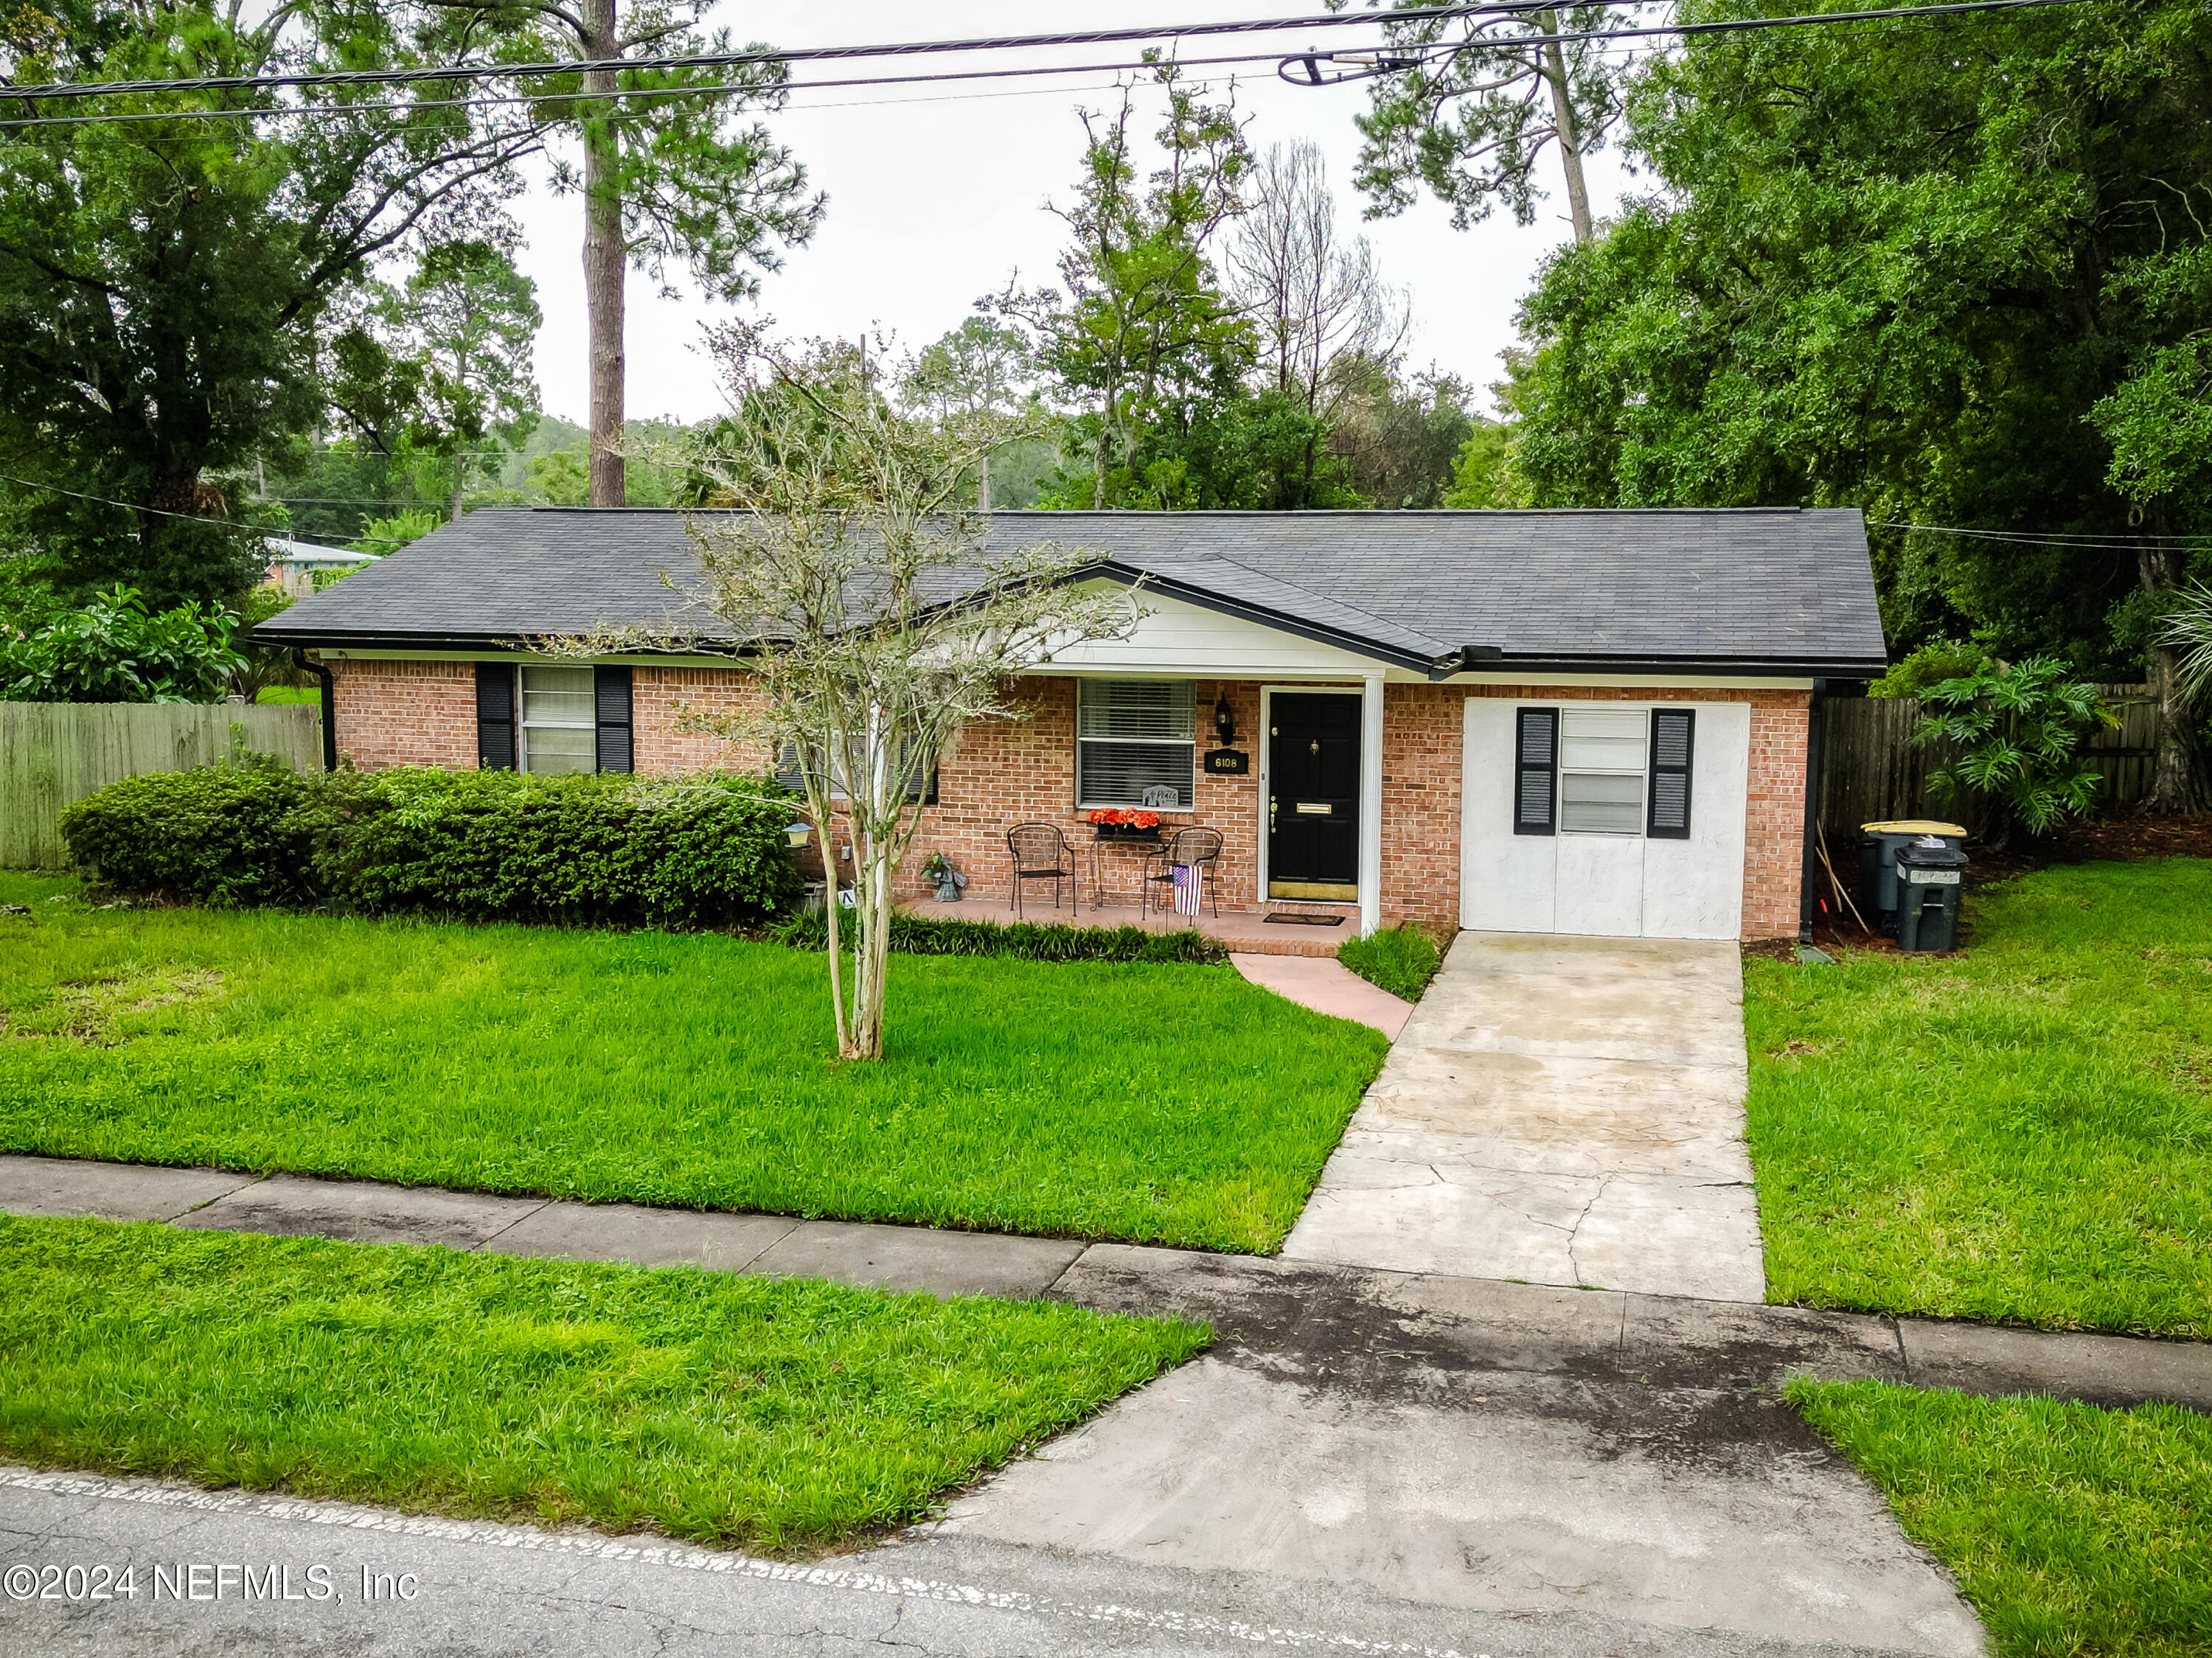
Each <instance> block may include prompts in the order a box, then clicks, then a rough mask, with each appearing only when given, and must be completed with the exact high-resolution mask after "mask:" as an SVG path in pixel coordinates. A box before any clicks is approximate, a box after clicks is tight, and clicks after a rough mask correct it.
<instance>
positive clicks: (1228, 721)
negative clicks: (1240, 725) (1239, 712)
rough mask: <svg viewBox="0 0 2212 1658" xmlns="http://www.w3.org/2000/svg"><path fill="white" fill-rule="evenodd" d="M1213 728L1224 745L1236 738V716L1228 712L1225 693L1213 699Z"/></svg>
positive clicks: (1227, 700)
mask: <svg viewBox="0 0 2212 1658" xmlns="http://www.w3.org/2000/svg"><path fill="white" fill-rule="evenodd" d="M1213 729H1214V731H1215V732H1216V733H1217V734H1218V736H1219V737H1220V738H1221V741H1222V743H1223V744H1224V745H1227V744H1231V743H1233V742H1235V741H1236V740H1237V716H1236V715H1235V714H1232V713H1231V712H1230V709H1229V699H1228V697H1227V696H1225V695H1224V696H1217V697H1215V698H1214V699H1213Z"/></svg>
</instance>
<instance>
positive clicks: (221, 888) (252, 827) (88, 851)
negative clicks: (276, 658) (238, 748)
mask: <svg viewBox="0 0 2212 1658" xmlns="http://www.w3.org/2000/svg"><path fill="white" fill-rule="evenodd" d="M320 781H321V780H319V779H317V778H312V777H306V776H302V775H301V774H300V773H298V772H295V771H293V770H291V769H289V768H287V767H285V766H283V765H281V764H279V763H278V762H276V761H275V760H272V759H270V758H268V757H267V756H257V757H255V758H253V759H252V760H249V761H247V762H245V763H243V764H217V765H213V766H202V767H201V768H198V769H197V771H185V772H173V771H170V772H152V773H149V774H147V775H145V776H143V777H126V778H125V779H123V780H122V781H120V782H118V783H110V784H109V785H108V786H106V788H104V789H101V790H100V791H99V792H98V793H94V794H88V795H87V796H86V797H85V798H84V799H82V800H76V801H72V802H71V803H70V805H66V806H64V807H63V808H62V818H61V829H62V839H63V841H64V842H66V843H67V845H68V847H69V850H70V858H71V859H73V860H74V861H75V862H76V864H77V865H79V866H80V867H82V868H84V869H88V870H94V871H97V872H98V875H99V879H100V883H101V884H103V885H106V886H111V887H113V888H115V889H117V890H118V891H123V892H137V893H161V894H168V895H173V896H177V897H182V898H195V899H197V900H198V901H199V902H202V903H207V904H216V905H220V906H222V907H224V908H230V907H234V906H235V907H240V908H245V907H249V906H252V905H256V904H308V903H313V902H317V900H318V899H319V898H320V897H321V896H322V890H321V888H320V886H319V884H318V882H317V879H316V876H315V872H314V853H315V842H316V840H317V838H318V832H319V829H320V828H321V827H322V825H323V823H324V822H325V816H326V811H325V810H319V807H322V806H323V802H322V801H321V800H320V799H319V791H318V788H317V785H318V784H319V782H320Z"/></svg>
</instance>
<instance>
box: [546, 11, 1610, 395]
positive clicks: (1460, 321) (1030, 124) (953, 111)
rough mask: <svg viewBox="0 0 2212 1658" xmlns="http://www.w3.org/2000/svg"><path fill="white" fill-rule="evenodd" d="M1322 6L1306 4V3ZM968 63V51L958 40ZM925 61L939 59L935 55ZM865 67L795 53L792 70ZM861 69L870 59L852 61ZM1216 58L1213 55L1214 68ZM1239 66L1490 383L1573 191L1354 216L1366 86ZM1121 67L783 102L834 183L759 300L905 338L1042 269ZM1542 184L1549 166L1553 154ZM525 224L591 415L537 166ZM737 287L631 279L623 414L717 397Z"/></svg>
mask: <svg viewBox="0 0 2212 1658" xmlns="http://www.w3.org/2000/svg"><path fill="white" fill-rule="evenodd" d="M1305 9H1307V8H1306V7H1304V6H1302V5H1300V4H1298V3H1297V0H1274V3H1268V0H1125V3H1121V4H1115V5H1106V4H1102V3H1084V4H1068V3H1062V4H1058V5H1054V6H1052V7H1050V8H1040V7H1038V6H1036V5H1035V4H1016V3H1013V0H945V3H940V4H939V5H936V6H933V7H928V8H918V7H915V6H913V5H900V4H893V3H890V0H845V3H843V4H841V5H836V6H830V5H824V4H822V3H818V0H817V3H811V4H810V3H799V0H754V3H725V4H724V5H723V6H722V8H721V9H720V12H719V13H718V14H717V15H716V16H715V18H714V21H715V22H717V23H720V24H723V25H726V26H727V27H730V28H731V29H732V31H733V32H734V33H736V34H737V36H738V38H739V39H741V40H745V39H760V40H765V41H767V42H769V43H770V44H773V45H775V46H828V45H845V44H850V43H855V42H861V41H879V40H880V41H890V40H912V39H953V38H965V37H970V36H975V35H986V34H1019V33H1035V32H1037V31H1039V30H1042V29H1048V28H1050V29H1057V28H1085V27H1124V26H1129V25H1135V24H1142V23H1145V22H1148V21H1168V20H1174V21H1189V20H1192V19H1194V18H1205V19H1208V20H1212V19H1229V18H1237V17H1272V16H1285V15H1297V14H1298V13H1300V12H1301V11H1303V10H1305ZM1312 9H1314V10H1316V11H1318V10H1319V7H1318V5H1315V6H1313V7H1312ZM1355 34H1358V35H1362V36H1364V35H1365V34H1366V32H1365V31H1361V30H1353V29H1325V30H1317V31H1315V33H1314V34H1313V35H1312V36H1311V37H1310V39H1300V38H1298V37H1296V36H1293V37H1290V38H1288V39H1282V38H1279V37H1273V36H1269V37H1265V38H1263V39H1257V40H1253V41H1251V42H1250V43H1249V45H1246V44H1233V43H1236V42H1237V37H1233V36H1231V37H1214V38H1212V39H1203V40H1198V41H1193V42H1190V43H1188V44H1187V45H1186V46H1185V47H1184V48H1183V54H1182V55H1183V56H1185V57H1187V58H1195V57H1199V56H1201V55H1207V56H1210V55H1214V54H1216V53H1225V52H1236V51H1243V50H1252V51H1260V50H1273V49H1275V48H1277V47H1295V46H1304V45H1309V44H1319V43H1321V42H1322V41H1325V40H1326V41H1333V42H1334V44H1336V45H1338V46H1349V45H1352V44H1353V42H1352V39H1350V38H1349V37H1351V36H1352V35H1355ZM1135 55H1136V49H1135V48H1133V47H1115V46H1109V47H1094V48H1088V49H1085V55H1084V56H1083V57H1081V58H1073V61H1078V62H1115V61H1121V59H1123V58H1133V57H1134V56H1135ZM969 61H972V60H969ZM1066 61H1071V56H1070V54H1066V53H1061V54H1059V55H1056V56H1055V55H1054V54H1047V53H1042V52H1040V53H1032V54H1029V55H1027V56H1026V57H1023V56H1021V55H1018V54H1012V53H1006V54H997V55H995V57H994V67H999V66H1005V65H1006V64H1012V63H1018V62H1066ZM926 66H927V67H930V68H937V67H943V66H945V63H944V60H930V61H929V62H928V63H927V65H926ZM854 72H855V71H854V70H852V69H848V68H844V67H842V66H836V67H833V66H830V65H826V64H825V65H812V66H806V65H802V66H801V67H800V70H799V75H798V76H797V77H796V78H799V79H805V78H807V77H809V76H814V77H827V76H833V75H836V76H842V75H847V74H851V73H854ZM860 72H865V71H860ZM1228 72H1229V71H1227V70H1211V71H1206V73H1207V74H1209V75H1211V76H1217V77H1218V76H1225V75H1226V74H1227V73H1228ZM1237 77H1238V79H1237V102H1238V104H1239V106H1241V107H1242V108H1243V109H1245V110H1246V111H1248V112H1249V113H1250V114H1251V115H1252V117H1253V119H1252V123H1251V126H1250V128H1249V135H1250V137H1251V140H1252V143H1253V144H1254V146H1255V149H1263V150H1264V149H1266V147H1267V145H1268V144H1269V143H1273V142H1277V141H1286V140H1289V139H1292V138H1298V137H1304V138H1310V139H1312V140H1313V141H1314V142H1315V143H1317V144H1319V145H1320V146H1321V147H1322V150H1323V152H1324V153H1325V154H1326V155H1327V156H1328V162H1329V171H1330V177H1331V179H1332V182H1333V183H1334V185H1335V186H1336V190H1337V194H1338V198H1339V200H1340V203H1341V206H1342V210H1343V211H1342V222H1343V224H1344V225H1345V227H1346V228H1348V229H1351V230H1352V231H1355V232H1361V233H1364V234H1365V235H1367V236H1368V238H1369V239H1370V240H1371V241H1372V242H1373V243H1374V245H1375V247H1376V253H1377V254H1378V256H1379V258H1380V263H1381V265H1382V269H1383V275H1384V276H1385V277H1386V279H1387V280H1389V282H1393V283H1394V284H1396V285H1397V286H1400V287H1402V288H1410V289H1411V290H1412V292H1413V311H1414V318H1415V323H1416V333H1415V336H1414V338H1413V343H1412V345H1411V347H1410V349H1409V350H1408V352H1407V358H1408V361H1409V366H1411V367H1415V368H1420V367H1426V366H1428V364H1429V363H1430V362H1431V361H1433V362H1434V363H1436V364H1437V367H1441V368H1443V369H1446V370H1448V371H1452V372H1456V373H1458V374H1462V375H1464V376H1466V377H1467V378H1468V379H1469V380H1473V381H1474V382H1475V383H1476V384H1477V385H1487V384H1488V382H1489V381H1490V380H1492V379H1493V378H1495V376H1496V373H1497V362H1498V352H1499V351H1500V350H1501V349H1504V347H1506V346H1508V345H1510V344H1511V343H1513V339H1514V332H1513V313H1514V308H1515V306H1516V303H1517V301H1519V299H1520V297H1521V295H1522V293H1524V292H1525V291H1526V289H1527V288H1528V283H1529V280H1530V277H1531V276H1532V274H1533V273H1534V270H1535V268H1536V265H1537V263H1538V261H1539V260H1540V259H1541V258H1542V257H1543V256H1544V254H1545V253H1546V252H1549V251H1550V250H1551V249H1552V248H1553V247H1554V246H1558V245H1559V243H1560V242H1562V241H1564V240H1565V239H1566V237H1567V234H1568V231H1567V227H1566V222H1565V204H1564V203H1563V202H1561V201H1559V200H1558V199H1556V197H1557V194H1558V192H1557V191H1556V188H1554V189H1553V196H1554V197H1555V199H1553V201H1551V202H1550V203H1547V205H1546V208H1545V210H1544V216H1541V217H1540V218H1539V220H1538V222H1536V223H1535V224H1534V225H1532V226H1530V227H1528V228H1525V229H1524V228H1522V227H1521V226H1519V225H1516V224H1515V223H1514V222H1512V221H1511V219H1510V217H1506V216H1495V217H1493V218H1492V219H1491V220H1490V221H1489V222H1486V223H1484V224H1481V225H1479V226H1477V227H1475V228H1473V229H1471V230H1468V231H1464V232H1461V231H1455V230H1454V229H1453V228H1451V222H1450V219H1449V216H1448V215H1447V214H1446V212H1445V211H1444V210H1443V209H1442V208H1440V207H1438V206H1437V204H1436V203H1433V202H1429V201H1424V202H1423V203H1421V204H1420V205H1419V206H1418V207H1415V208H1413V210H1409V211H1408V212H1407V213H1406V214H1404V215H1403V216H1401V217H1399V218H1396V219H1386V220H1381V221H1377V222H1373V223H1370V224H1367V225H1364V226H1362V225H1360V224H1358V215H1359V211H1360V208H1361V205H1362V203H1360V201H1359V199H1358V196H1357V195H1356V193H1355V192H1354V191H1352V186H1351V176H1352V161H1353V158H1354V157H1355V155H1357V153H1358V131H1357V130H1356V129H1355V128H1354V127H1353V125H1352V117H1353V116H1354V114H1356V113H1357V112H1359V111H1360V110H1362V109H1364V107H1365V106H1366V94H1365V90H1364V87H1363V86H1361V85H1359V84H1358V83H1354V84H1352V85H1348V86H1344V87H1339V88H1327V89H1322V88H1313V89H1305V88H1294V87H1291V86H1287V85H1285V84H1284V83H1283V82H1281V81H1279V79H1277V78H1276V76H1275V75H1274V71H1273V64H1272V63H1260V64H1252V65H1249V66H1247V67H1245V68H1243V69H1240V70H1237ZM1110 82H1111V77H1110V76H1104V75H1095V74H1094V75H1087V76H1085V75H1075V76H1066V77H1055V78H1053V79H1049V80H1044V81H1042V82H1041V83H1040V84H1039V85H1036V86H1031V85H1024V86H1023V87H1022V88H1021V91H1020V93H1019V95H1016V96H1004V95H994V96H976V95H975V92H976V91H978V90H988V91H991V92H994V93H996V92H999V91H1000V88H974V87H971V86H963V85H938V86H933V87H917V88H861V89H854V90H845V91H822V92H817V93H811V94H808V93H799V94H795V95H794V97H793V107H791V108H789V109H787V110H786V111H784V112H782V113H781V114H779V115H776V116H774V117H772V118H771V124H772V126H773V129H774V131H775V133H776V134H777V136H778V137H780V138H781V139H782V140H783V142H785V143H788V144H789V145H790V146H791V148H792V149H793V152H794V153H795V154H796V155H798V157H799V159H800V160H801V161H804V162H805V166H806V167H807V170H808V173H809V175H810V177H811V180H812V182H813V184H814V185H816V187H817V188H819V189H822V190H825V191H828V192H829V212H828V215H827V216H826V217H825V219H824V220H823V223H822V226H821V228H820V229H819V230H818V231H817V234H816V235H815V237H814V240H812V241H811V242H810V243H809V244H808V245H807V246H805V247H803V248H800V249H799V250H797V251H795V252H793V253H792V254H791V255H790V257H789V258H788V261H787V264H786V267H785V269H784V270H781V272H778V273H776V274H775V275H773V276H769V278H768V279H767V281H766V282H765V283H764V285H763V294H762V297H761V301H760V304H759V307H758V309H759V310H760V311H761V312H762V313H765V314H767V315H768V316H770V317H773V318H774V319H775V321H776V323H777V325H778V328H779V330H780V331H783V332H785V333H788V334H793V335H810V334H822V335H836V336H842V337H848V338H849V337H852V336H853V335H854V334H855V333H856V332H858V331H860V330H861V329H863V328H869V327H874V326H880V327H882V328H884V330H886V331H892V332H895V333H896V335H897V336H898V338H899V342H900V343H901V344H902V346H904V347H907V348H908V349H912V348H917V347H920V346H921V345H925V344H927V343H929V342H930V341H931V340H933V339H935V338H936V337H938V336H939V335H940V334H942V333H944V332H945V331H946V330H947V329H950V328H953V327H956V326H957V325H958V324H959V322H960V320H961V319H962V318H963V317H964V316H966V315H967V314H968V313H969V309H970V307H971V306H972V304H973V302H974V301H975V297H976V296H977V295H981V294H983V293H985V292H987V291H989V290H991V289H993V288H997V287H999V286H1000V285H1001V284H1002V283H1004V282H1005V281H1006V276H1007V274H1008V272H1009V271H1010V270H1012V269H1013V268H1014V267H1016V266H1019V267H1020V269H1021V270H1022V271H1023V273H1024V277H1025V279H1028V280H1031V281H1036V280H1045V279H1048V278H1050V276H1051V275H1052V267H1053V262H1054V258H1055V256H1056V254H1057V252H1058V251H1059V248H1060V243H1061V240H1062V237H1061V232H1062V229H1063V227H1062V226H1061V224H1060V221H1059V220H1057V219H1056V218H1054V217H1053V216H1051V215H1049V214H1048V213H1047V212H1046V211H1045V210H1044V206H1043V204H1044V202H1045V200H1046V198H1047V197H1053V198H1054V199H1058V200H1063V201H1064V200H1066V198H1067V196H1068V193H1069V192H1068V185H1069V181H1070V180H1071V179H1073V176H1074V173H1075V167H1076V164H1077V161H1079V157H1080V154H1081V145H1082V132H1081V129H1080V128H1079V126H1078V125H1077V123H1076V118H1075V109H1076V107H1077V106H1079V104H1084V103H1086V102H1087V103H1090V104H1091V105H1093V106H1096V105H1097V104H1098V103H1100V102H1101V101H1102V100H1104V99H1105V98H1106V97H1108V96H1109V95H1110ZM1546 167H1547V182H1548V180H1549V179H1551V178H1552V177H1555V176H1556V175H1555V172H1554V171H1553V169H1552V168H1551V167H1550V164H1549V158H1548V157H1547V161H1546ZM1590 182H1591V186H1592V192H1593V195H1594V196H1595V198H1596V200H1595V203H1594V205H1595V206H1596V207H1597V209H1598V210H1599V211H1600V212H1604V211H1608V210H1611V208H1612V207H1613V204H1614V203H1615V202H1616V201H1617V200H1618V199H1619V197H1620V192H1621V190H1622V189H1623V187H1624V185H1626V182H1627V180H1626V179H1625V178H1624V176H1623V175H1622V173H1620V169H1619V167H1618V165H1617V163H1616V161H1615V160H1614V158H1613V155H1612V153H1611V152H1609V151H1608V152H1607V153H1605V154H1604V155H1600V156H1598V157H1595V158H1594V159H1593V163H1592V170H1591V179H1590ZM518 213H519V216H520V220H521V222H522V225H523V228H524V233H525V235H526V238H527V246H526V248H525V250H524V252H523V254H522V257H521V264H522V266H523V269H524V270H526V271H527V272H528V274H529V275H530V276H532V278H534V279H535V280H536V282H537V283H538V300H539V302H540V304H541V305H543V307H544V312H545V325H544V330H543V331H542V332H541V333H540V334H539V336H538V383H539V385H540V386H541V387H542V388H543V391H544V407H545V409H546V410H547V412H548V413H550V414H556V415H559V416H563V417H564V418H567V419H570V420H574V421H578V422H581V421H582V420H583V418H584V416H585V412H586V361H585V330H584V296H583V273H582V264H581V238H582V222H581V215H582V204H581V203H580V202H579V201H578V200H577V199H576V198H575V197H555V196H554V195H553V194H552V193H551V191H550V190H549V189H547V188H546V187H545V185H544V180H543V179H540V180H539V181H538V185H537V186H536V187H534V188H533V189H532V192H531V193H530V195H529V196H528V197H527V198H526V199H525V200H523V201H522V202H521V203H519V204H518ZM718 313H720V314H727V307H722V306H720V305H719V304H713V303H709V302H708V301H702V299H700V298H699V297H698V296H697V295H696V294H692V295H687V296H686V297H685V298H684V299H683V300H681V301H666V300H663V299H661V298H660V297H659V295H658V293H657V292H656V290H655V288H654V285H653V282H651V281H650V279H648V278H647V277H645V276H641V275H640V274H638V273H636V272H635V271H633V272H632V274H631V276H630V282H629V413H630V415H631V416H633V417H636V416H674V417H676V418H678V419H682V420H687V421H689V420H696V419H698V418H700V417H702V416H706V415H709V414H712V413H714V412H715V411H716V410H719V409H720V407H721V406H722V399H721V396H720V391H719V390H718V388H717V386H716V385H715V383H714V377H713V375H712V374H711V373H710V372H709V370H708V364H707V362H706V361H705V359H704V357H703V356H702V354H701V353H700V352H698V351H697V350H696V349H694V348H695V345H696V342H697V339H698V337H699V327H700V324H701V323H702V321H703V320H708V319H711V318H712V317H713V316H714V315H716V314H718Z"/></svg>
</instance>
